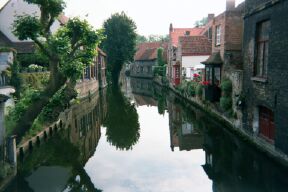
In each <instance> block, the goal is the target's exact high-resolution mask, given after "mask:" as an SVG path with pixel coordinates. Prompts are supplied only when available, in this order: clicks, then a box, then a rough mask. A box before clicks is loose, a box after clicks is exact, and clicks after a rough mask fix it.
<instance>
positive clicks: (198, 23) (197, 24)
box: [194, 17, 208, 27]
mask: <svg viewBox="0 0 288 192" xmlns="http://www.w3.org/2000/svg"><path fill="white" fill-rule="evenodd" d="M207 23H208V17H203V18H202V19H201V20H199V21H196V22H195V24H194V25H195V26H196V27H202V26H205V25H206V24H207Z"/></svg>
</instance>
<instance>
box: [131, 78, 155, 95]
mask: <svg viewBox="0 0 288 192" xmlns="http://www.w3.org/2000/svg"><path fill="white" fill-rule="evenodd" d="M130 84H131V88H132V93H133V94H139V95H145V96H153V80H151V79H137V78H130Z"/></svg>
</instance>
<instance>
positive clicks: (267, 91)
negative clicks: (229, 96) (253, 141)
mask: <svg viewBox="0 0 288 192" xmlns="http://www.w3.org/2000/svg"><path fill="white" fill-rule="evenodd" d="M267 2H268V1H267V0H246V8H245V10H246V11H247V10H249V13H252V12H253V8H255V9H254V11H255V10H259V9H258V8H259V6H261V7H262V10H261V11H258V12H254V14H248V13H247V12H246V17H245V20H244V26H245V27H244V29H245V31H244V41H243V44H244V46H243V50H245V52H244V69H245V71H244V82H243V85H244V90H245V97H246V99H245V101H246V107H245V108H244V114H245V115H244V117H243V122H244V125H245V126H244V128H245V129H247V130H249V131H251V132H252V131H253V129H252V127H253V119H255V118H256V117H255V115H254V114H253V110H254V109H255V108H257V107H258V106H265V107H267V108H269V109H271V110H272V111H273V112H274V122H275V127H276V135H275V146H276V147H277V148H278V149H281V150H282V151H283V152H285V153H286V154H288V99H287V95H288V89H287V88H288V65H287V63H288V54H287V52H288V38H287V37H288V25H287V23H288V12H287V10H288V1H287V0H285V1H281V2H280V1H279V2H278V3H276V4H274V5H272V6H271V4H270V5H269V4H267V6H266V7H265V6H263V5H264V4H265V3H267ZM274 2H275V1H274ZM266 19H269V20H270V22H271V32H270V36H269V53H268V58H269V59H268V70H267V71H268V72H267V79H266V81H264V82H263V81H259V80H255V78H254V80H253V65H254V59H255V54H254V52H255V50H254V48H255V37H256V25H257V23H258V22H261V21H263V20H266Z"/></svg>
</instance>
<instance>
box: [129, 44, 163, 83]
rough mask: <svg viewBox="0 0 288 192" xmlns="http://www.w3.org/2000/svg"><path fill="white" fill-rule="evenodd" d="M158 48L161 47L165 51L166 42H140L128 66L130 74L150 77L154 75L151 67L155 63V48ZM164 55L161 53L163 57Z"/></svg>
mask: <svg viewBox="0 0 288 192" xmlns="http://www.w3.org/2000/svg"><path fill="white" fill-rule="evenodd" d="M159 48H163V49H164V51H163V52H164V53H165V52H166V51H165V50H166V49H167V44H166V43H164V42H153V43H141V44H140V45H139V46H138V47H137V51H136V54H135V56H134V63H132V64H131V66H130V76H131V77H139V78H150V79H152V78H153V77H154V74H153V67H154V66H156V64H157V50H158V49H159ZM165 55H166V54H163V57H164V58H165ZM164 60H165V59H164Z"/></svg>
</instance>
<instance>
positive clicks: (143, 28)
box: [0, 0, 244, 35]
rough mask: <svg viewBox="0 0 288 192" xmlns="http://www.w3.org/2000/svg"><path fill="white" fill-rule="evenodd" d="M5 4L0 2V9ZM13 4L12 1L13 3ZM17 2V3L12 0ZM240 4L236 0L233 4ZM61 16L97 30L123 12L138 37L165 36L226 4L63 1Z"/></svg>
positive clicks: (206, 0) (207, 0)
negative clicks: (85, 21) (79, 19)
mask: <svg viewBox="0 0 288 192" xmlns="http://www.w3.org/2000/svg"><path fill="white" fill-rule="evenodd" d="M7 1H8V0H0V7H1V5H2V4H4V3H5V2H7ZM14 1H15V0H14ZM16 1H17V0H16ZM243 1H244V0H236V4H239V3H241V2H243ZM66 2H67V8H66V10H65V13H66V15H67V16H69V17H73V16H80V17H82V18H86V19H88V21H89V22H90V23H91V24H92V25H93V26H95V27H96V28H99V27H101V26H102V24H103V21H105V20H106V19H107V18H109V17H110V16H111V14H113V13H116V12H121V11H124V12H125V13H126V14H127V15H129V16H130V17H131V18H132V19H133V20H134V21H135V22H136V25H137V27H138V33H140V34H142V35H149V34H159V35H164V34H167V33H168V30H169V24H170V23H173V26H174V27H193V24H194V23H195V21H196V20H200V19H201V18H203V17H205V16H207V15H208V13H215V14H216V15H217V14H220V13H221V12H223V11H224V10H225V5H226V0H144V1H140V0H66Z"/></svg>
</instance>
